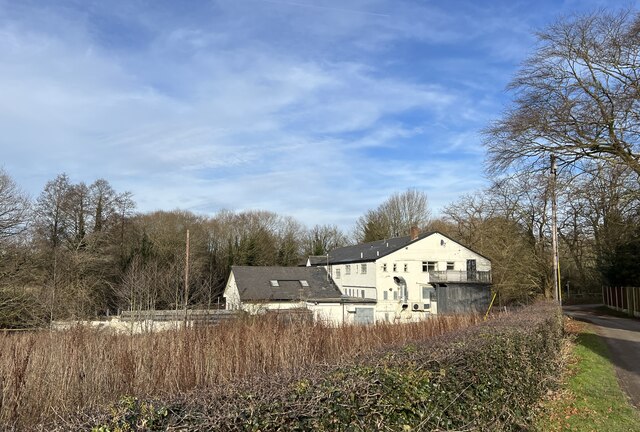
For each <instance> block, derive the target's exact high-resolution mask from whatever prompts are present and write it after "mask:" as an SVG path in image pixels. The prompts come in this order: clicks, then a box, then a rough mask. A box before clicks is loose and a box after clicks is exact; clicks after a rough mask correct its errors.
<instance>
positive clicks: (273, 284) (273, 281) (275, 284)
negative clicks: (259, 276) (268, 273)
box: [269, 279, 280, 287]
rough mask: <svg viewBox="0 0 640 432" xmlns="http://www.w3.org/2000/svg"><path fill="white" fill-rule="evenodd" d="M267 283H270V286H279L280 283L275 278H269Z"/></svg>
mask: <svg viewBox="0 0 640 432" xmlns="http://www.w3.org/2000/svg"><path fill="white" fill-rule="evenodd" d="M269 283H270V284H271V286H272V287H277V286H280V284H279V283H278V281H277V280H275V279H273V280H270V281H269Z"/></svg>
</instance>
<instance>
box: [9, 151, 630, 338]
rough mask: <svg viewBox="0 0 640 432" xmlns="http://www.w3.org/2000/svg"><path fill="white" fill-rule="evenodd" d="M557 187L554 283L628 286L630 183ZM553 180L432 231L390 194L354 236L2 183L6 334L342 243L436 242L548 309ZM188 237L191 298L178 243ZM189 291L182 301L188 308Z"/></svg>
mask: <svg viewBox="0 0 640 432" xmlns="http://www.w3.org/2000/svg"><path fill="white" fill-rule="evenodd" d="M586 167H587V165H584V166H583V168H585V170H584V171H583V173H582V174H581V175H580V176H578V177H577V178H576V177H575V176H573V175H571V172H570V171H565V172H562V173H561V175H560V176H559V180H558V187H557V189H558V192H559V193H558V208H559V218H558V219H559V233H560V246H561V265H562V267H561V271H562V278H563V281H564V284H566V283H569V284H571V287H572V288H571V291H572V292H579V291H582V292H595V291H597V290H598V289H599V286H600V285H601V284H603V283H610V284H624V283H632V282H633V280H634V278H635V277H636V276H637V270H636V268H637V266H636V262H637V259H638V258H639V257H640V248H639V247H638V246H637V245H638V244H640V240H639V238H640V212H639V210H640V206H639V205H638V204H639V202H638V196H637V193H636V192H637V177H636V176H635V175H634V174H633V173H632V172H631V171H629V170H627V169H624V168H622V167H619V168H617V169H615V170H612V169H609V168H608V167H607V166H605V165H604V164H602V163H595V162H594V163H591V164H590V165H589V170H586ZM550 205H551V192H550V189H549V174H548V173H545V172H538V173H529V174H526V173H522V172H521V173H519V174H518V175H514V176H511V177H502V178H500V179H499V180H495V181H494V183H493V185H492V186H491V187H489V188H488V189H486V190H483V191H480V192H477V193H475V194H471V195H467V196H463V197H462V198H460V199H459V200H458V201H456V202H454V203H452V204H450V205H448V206H447V207H445V209H444V210H443V211H442V214H441V215H440V216H439V217H438V218H431V217H430V210H429V206H428V202H427V197H426V195H425V194H424V193H423V192H419V191H416V190H407V191H405V192H402V193H396V194H393V195H392V196H391V197H389V198H388V199H387V200H385V201H384V202H383V203H382V204H381V205H380V206H378V207H377V208H375V209H371V210H368V211H366V212H365V213H364V215H363V216H362V217H361V218H359V219H358V220H357V221H356V223H355V226H354V229H353V231H352V232H350V233H345V232H343V231H342V230H341V229H339V228H338V227H337V226H334V225H316V226H314V227H311V228H308V227H305V226H304V225H303V224H302V223H300V222H299V221H296V220H295V219H293V218H291V217H288V216H281V215H278V214H275V213H273V212H269V211H257V210H254V211H245V212H231V211H220V212H218V213H217V214H216V215H214V216H212V217H206V216H202V215H196V214H193V213H191V212H188V211H182V210H174V211H156V212H151V213H136V212H135V203H134V201H133V198H132V196H131V194H130V193H127V192H117V191H115V190H114V189H113V187H112V186H111V185H110V184H109V183H108V182H107V181H106V180H103V179H101V180H97V181H95V182H94V183H92V184H91V185H85V184H83V183H73V182H72V181H71V180H70V179H69V177H67V176H66V175H64V174H62V175H59V176H58V177H57V178H55V179H54V180H52V181H50V182H48V183H47V184H46V186H45V187H44V189H43V191H42V192H41V194H40V195H39V196H38V197H37V199H35V200H33V202H32V201H30V200H29V199H28V198H27V197H26V195H25V194H24V193H22V192H21V190H20V188H19V187H18V186H17V185H16V184H15V182H14V181H13V180H12V178H11V177H10V176H9V175H8V174H7V173H5V172H0V208H1V209H2V210H1V212H0V253H1V254H2V260H1V262H0V325H1V326H2V327H22V326H28V325H42V324H44V323H46V322H48V321H49V320H52V319H68V318H88V317H95V316H103V315H107V314H114V313H117V312H118V311H120V310H143V309H174V308H182V307H184V304H185V301H186V302H187V303H188V304H189V306H190V307H193V308H211V307H215V306H216V305H217V304H218V303H219V302H220V300H221V299H220V296H221V294H222V291H223V289H224V285H225V283H226V279H227V277H228V274H229V270H230V267H231V266H232V265H278V266H288V265H297V264H299V263H300V262H302V261H303V260H304V259H305V258H306V257H307V256H309V255H324V254H326V253H327V252H328V251H330V250H331V249H334V248H336V247H340V246H345V245H347V244H351V243H356V242H362V241H372V240H377V239H383V238H389V237H394V236H397V235H407V234H408V231H409V229H410V227H411V226H417V227H419V228H420V229H421V230H422V231H430V230H439V231H441V232H443V233H445V234H447V235H449V236H450V237H452V238H454V239H456V240H458V241H460V242H462V243H463V244H465V245H468V246H469V247H471V248H473V249H474V250H476V251H478V252H480V253H482V254H483V255H485V256H487V257H488V258H490V259H491V260H492V262H493V280H494V288H495V290H496V291H498V292H499V293H500V295H501V296H500V300H501V301H503V302H509V301H522V302H526V301H529V300H530V299H532V298H535V297H539V296H543V295H544V296H546V297H550V296H551V286H552V275H553V273H552V271H553V270H552V269H553V268H552V251H551V241H550V236H551V235H550V211H549V209H550ZM187 230H189V233H190V257H189V274H190V278H189V287H188V290H185V285H184V284H185V280H184V274H185V260H186V255H185V243H186V231H187ZM186 292H188V293H189V294H188V295H189V298H188V299H185V297H184V296H185V293H186Z"/></svg>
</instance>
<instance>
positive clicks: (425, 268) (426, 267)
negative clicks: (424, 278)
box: [422, 261, 438, 272]
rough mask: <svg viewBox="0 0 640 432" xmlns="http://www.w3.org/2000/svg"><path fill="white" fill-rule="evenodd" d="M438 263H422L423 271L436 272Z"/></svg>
mask: <svg viewBox="0 0 640 432" xmlns="http://www.w3.org/2000/svg"><path fill="white" fill-rule="evenodd" d="M437 266H438V263H437V262H436V261H422V271H423V272H428V271H435V270H436V267H437Z"/></svg>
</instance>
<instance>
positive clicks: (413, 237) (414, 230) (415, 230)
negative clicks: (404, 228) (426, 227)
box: [411, 225, 420, 241]
mask: <svg viewBox="0 0 640 432" xmlns="http://www.w3.org/2000/svg"><path fill="white" fill-rule="evenodd" d="M419 234H420V230H419V229H418V227H417V226H415V225H414V226H412V227H411V241H414V240H416V239H417V238H418V235H419Z"/></svg>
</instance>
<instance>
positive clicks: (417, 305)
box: [411, 303, 424, 312]
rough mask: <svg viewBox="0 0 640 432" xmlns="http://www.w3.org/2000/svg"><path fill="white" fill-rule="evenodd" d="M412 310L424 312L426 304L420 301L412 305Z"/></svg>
mask: <svg viewBox="0 0 640 432" xmlns="http://www.w3.org/2000/svg"><path fill="white" fill-rule="evenodd" d="M411 310H412V311H414V312H424V305H423V304H420V303H414V304H413V305H412V306H411Z"/></svg>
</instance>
